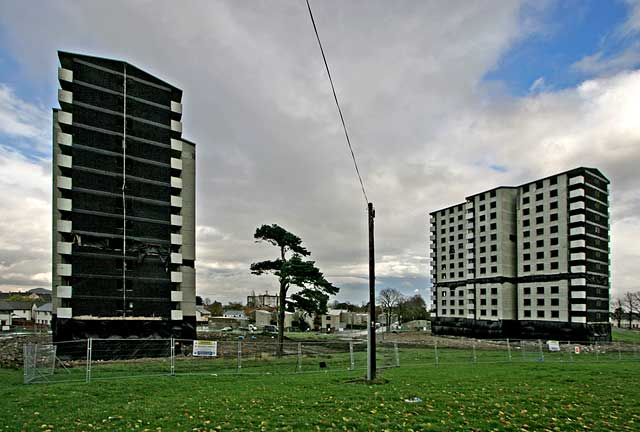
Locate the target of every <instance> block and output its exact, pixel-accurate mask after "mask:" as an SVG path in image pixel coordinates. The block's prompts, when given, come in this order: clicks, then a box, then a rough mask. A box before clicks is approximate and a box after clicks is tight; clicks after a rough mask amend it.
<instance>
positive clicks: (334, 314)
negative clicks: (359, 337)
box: [321, 309, 368, 332]
mask: <svg viewBox="0 0 640 432" xmlns="http://www.w3.org/2000/svg"><path fill="white" fill-rule="evenodd" d="M367 317H368V315H367V314H366V313H359V312H349V311H346V310H343V309H329V310H328V311H327V313H326V314H325V315H322V316H321V325H322V330H323V331H329V332H331V331H342V330H345V329H348V328H353V327H356V328H358V327H362V326H365V327H366V325H367Z"/></svg>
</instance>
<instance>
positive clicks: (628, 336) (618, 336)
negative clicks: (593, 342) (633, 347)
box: [611, 327, 640, 344]
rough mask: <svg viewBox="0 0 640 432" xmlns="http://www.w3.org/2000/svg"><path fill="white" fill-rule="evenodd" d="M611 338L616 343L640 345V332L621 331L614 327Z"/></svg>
mask: <svg viewBox="0 0 640 432" xmlns="http://www.w3.org/2000/svg"><path fill="white" fill-rule="evenodd" d="M611 337H612V339H613V341H614V342H629V343H635V344H640V331H639V330H629V329H620V328H615V327H613V328H612V329H611Z"/></svg>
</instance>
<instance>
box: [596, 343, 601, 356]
mask: <svg viewBox="0 0 640 432" xmlns="http://www.w3.org/2000/svg"><path fill="white" fill-rule="evenodd" d="M598 360H600V349H599V348H598V341H596V361H598Z"/></svg>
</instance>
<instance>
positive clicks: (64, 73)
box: [58, 67, 73, 82]
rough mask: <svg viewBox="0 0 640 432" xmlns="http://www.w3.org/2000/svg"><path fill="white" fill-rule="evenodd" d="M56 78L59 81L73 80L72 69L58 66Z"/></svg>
mask: <svg viewBox="0 0 640 432" xmlns="http://www.w3.org/2000/svg"><path fill="white" fill-rule="evenodd" d="M58 79H59V80H60V81H68V82H73V71H72V70H70V69H65V68H62V67H59V68H58Z"/></svg>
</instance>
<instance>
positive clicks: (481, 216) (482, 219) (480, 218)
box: [478, 215, 487, 222]
mask: <svg viewBox="0 0 640 432" xmlns="http://www.w3.org/2000/svg"><path fill="white" fill-rule="evenodd" d="M478 219H479V220H480V222H484V221H485V220H486V219H487V218H486V217H485V215H480V217H479V218H478Z"/></svg>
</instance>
